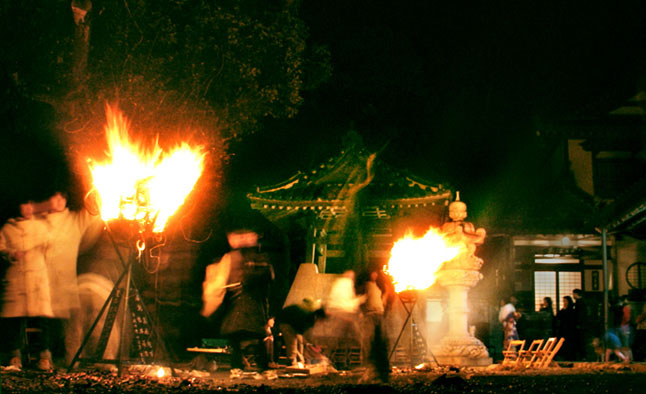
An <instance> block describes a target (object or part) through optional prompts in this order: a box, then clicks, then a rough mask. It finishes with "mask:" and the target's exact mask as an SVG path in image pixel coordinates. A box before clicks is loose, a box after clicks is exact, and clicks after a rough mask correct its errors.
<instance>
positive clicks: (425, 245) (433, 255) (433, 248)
mask: <svg viewBox="0 0 646 394" xmlns="http://www.w3.org/2000/svg"><path fill="white" fill-rule="evenodd" d="M463 251H466V246H465V245H463V244H455V245H452V244H451V243H450V242H449V241H448V240H447V239H446V238H444V236H443V235H442V234H441V233H440V232H439V231H438V230H437V229H434V228H432V227H431V228H430V229H429V230H428V232H427V233H426V234H425V235H424V236H423V237H421V238H415V237H414V236H413V234H412V233H410V232H409V233H408V234H406V236H404V238H402V239H400V240H398V241H397V242H395V245H394V246H393V249H392V251H391V256H390V260H389V261H388V265H386V266H385V267H384V271H385V272H386V273H387V274H389V275H390V276H391V277H392V278H393V284H394V285H395V291H396V292H397V293H400V292H402V291H406V290H424V289H427V288H429V287H430V286H431V285H433V283H435V274H436V273H437V271H438V270H439V269H440V267H441V266H442V264H443V263H444V262H445V261H449V260H451V259H453V258H455V257H456V256H457V255H458V254H460V253H461V252H463Z"/></svg>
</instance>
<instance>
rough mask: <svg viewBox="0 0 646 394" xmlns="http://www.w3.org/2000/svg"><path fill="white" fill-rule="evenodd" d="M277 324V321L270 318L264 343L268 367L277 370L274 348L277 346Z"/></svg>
mask: <svg viewBox="0 0 646 394" xmlns="http://www.w3.org/2000/svg"><path fill="white" fill-rule="evenodd" d="M275 324H276V319H274V318H273V317H270V318H269V320H268V321H267V325H266V326H265V334H266V336H265V338H264V339H263V341H264V342H265V349H267V350H266V351H267V366H268V367H269V368H276V367H277V365H276V359H275V358H274V353H275V352H274V346H275V342H276V341H275V339H274V326H275Z"/></svg>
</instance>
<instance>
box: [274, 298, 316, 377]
mask: <svg viewBox="0 0 646 394" xmlns="http://www.w3.org/2000/svg"><path fill="white" fill-rule="evenodd" d="M323 318H325V311H324V310H323V308H320V307H318V306H316V305H315V303H314V302H313V301H311V300H309V299H304V300H303V302H301V303H300V304H293V305H289V306H286V307H285V308H283V309H282V310H281V311H280V312H279V313H278V316H277V320H278V327H279V328H280V331H281V332H282V333H283V339H284V340H285V348H286V350H287V358H288V359H289V362H290V365H291V366H299V363H300V364H301V366H302V365H304V364H305V363H306V360H305V339H304V334H305V332H306V331H307V330H309V329H310V328H312V327H314V325H315V324H316V322H317V321H319V320H320V319H323Z"/></svg>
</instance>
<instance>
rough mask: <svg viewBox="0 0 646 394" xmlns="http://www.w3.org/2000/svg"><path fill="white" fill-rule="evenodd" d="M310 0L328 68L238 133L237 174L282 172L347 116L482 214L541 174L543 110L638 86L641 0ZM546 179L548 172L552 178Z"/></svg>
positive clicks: (324, 149)
mask: <svg viewBox="0 0 646 394" xmlns="http://www.w3.org/2000/svg"><path fill="white" fill-rule="evenodd" d="M582 4H585V3H579V2H573V3H571V2H557V1H547V2H531V3H525V2H493V3H492V2H475V3H470V2H458V3H451V4H450V5H449V4H437V2H418V1H401V2H388V1H350V2H347V1H323V2H318V1H305V2H303V5H302V17H303V19H304V20H305V22H306V24H307V25H308V26H309V29H310V34H311V36H310V42H312V43H322V44H325V45H327V46H328V47H329V49H330V52H331V55H332V67H333V74H332V77H331V79H330V81H328V83H326V84H325V85H324V86H323V87H321V88H319V89H317V90H316V91H313V92H308V93H306V95H305V104H304V106H303V107H302V108H301V110H300V112H299V114H298V115H297V116H296V118H295V119H290V120H281V121H275V120H267V121H266V122H265V130H264V131H263V132H262V133H256V134H255V135H252V136H251V137H248V138H245V139H244V140H242V141H240V142H239V143H237V144H234V145H233V146H232V153H233V155H234V156H233V157H232V161H231V165H230V168H229V170H230V173H229V177H230V179H231V182H230V183H231V185H232V187H234V188H235V187H239V188H241V189H247V190H248V188H249V187H251V186H253V185H270V184H273V183H276V182H278V181H281V180H283V179H286V178H287V177H289V176H291V175H293V174H294V173H295V172H296V171H297V170H307V169H309V168H311V167H314V166H316V165H318V164H319V163H321V162H323V161H324V160H326V159H327V158H328V157H330V156H332V155H334V154H336V153H337V152H338V151H339V150H340V149H341V140H342V138H343V136H344V135H346V133H347V132H348V131H349V130H350V129H354V130H356V131H358V132H359V133H360V134H361V135H362V136H363V139H364V142H365V144H366V145H367V146H368V148H369V149H372V150H374V151H377V150H379V149H382V148H383V151H382V153H381V158H382V159H383V160H385V161H387V162H388V163H389V164H390V165H392V166H394V167H397V168H403V169H408V170H410V171H411V172H412V173H414V174H416V175H419V176H421V177H423V178H426V179H427V180H429V181H431V182H436V183H443V184H448V185H451V186H452V187H453V188H454V190H461V191H462V196H463V197H462V198H463V200H464V201H466V202H467V203H468V204H469V207H470V212H472V213H474V214H475V215H478V214H483V215H484V214H488V215H493V214H494V213H492V212H489V213H485V212H484V211H485V210H486V209H487V208H486V206H487V205H488V204H489V203H490V202H491V201H493V200H495V199H496V198H497V197H499V196H500V195H501V194H504V193H516V192H518V193H523V194H527V195H528V197H527V198H531V196H533V195H535V194H536V193H534V191H536V192H539V191H540V189H541V188H542V186H541V184H539V183H540V182H546V181H543V180H541V181H539V178H542V177H544V176H548V174H546V158H545V156H544V154H545V151H544V150H543V147H542V146H541V144H540V141H539V139H538V133H537V132H538V131H540V128H541V125H542V124H543V123H544V122H558V121H562V120H571V119H586V118H589V117H596V116H602V115H604V114H606V113H607V112H609V111H610V110H612V109H615V108H617V107H618V106H619V105H622V104H623V103H625V102H626V101H627V100H628V99H629V98H630V97H632V96H633V95H634V94H636V93H637V92H638V91H639V90H640V89H642V88H643V87H644V83H645V82H646V79H644V77H645V76H646V73H645V71H646V56H645V54H646V51H645V48H646V46H645V45H644V44H646V29H644V26H645V24H644V22H646V14H645V13H644V5H643V4H641V3H639V2H618V3H613V4H604V6H603V7H592V6H582ZM547 182H549V181H547Z"/></svg>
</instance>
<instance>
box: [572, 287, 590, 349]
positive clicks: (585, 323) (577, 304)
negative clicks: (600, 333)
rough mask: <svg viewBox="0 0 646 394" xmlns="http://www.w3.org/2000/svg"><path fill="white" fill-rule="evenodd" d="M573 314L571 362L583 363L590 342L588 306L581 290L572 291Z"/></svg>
mask: <svg viewBox="0 0 646 394" xmlns="http://www.w3.org/2000/svg"><path fill="white" fill-rule="evenodd" d="M572 296H573V297H574V314H575V317H576V318H575V319H576V321H575V331H576V333H575V344H574V358H573V360H577V361H585V360H586V359H587V346H588V343H589V342H590V330H589V323H590V322H589V313H588V306H587V304H586V302H585V298H584V297H583V290H581V289H574V290H573V291H572Z"/></svg>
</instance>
